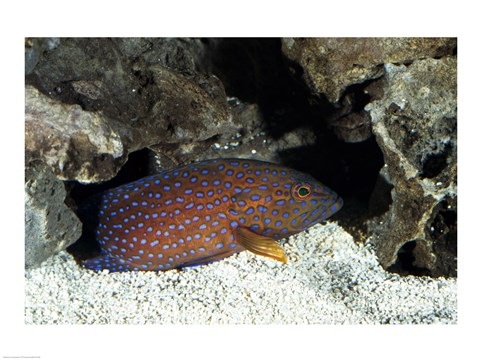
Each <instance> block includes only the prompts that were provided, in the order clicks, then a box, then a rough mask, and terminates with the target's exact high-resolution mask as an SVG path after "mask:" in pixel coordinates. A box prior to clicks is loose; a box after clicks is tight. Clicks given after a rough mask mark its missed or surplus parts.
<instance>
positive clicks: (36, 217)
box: [25, 164, 82, 268]
mask: <svg viewBox="0 0 480 360" xmlns="http://www.w3.org/2000/svg"><path fill="white" fill-rule="evenodd" d="M25 180H26V181H25V267H26V268H33V267H37V266H39V265H40V264H41V263H42V262H43V261H45V260H46V259H48V258H49V257H50V256H52V255H54V254H56V253H58V252H59V251H61V250H64V249H65V248H66V247H67V246H69V245H71V244H72V243H74V242H75V241H76V240H77V239H78V238H79V237H80V234H81V229H82V224H81V223H80V221H79V220H78V218H77V217H76V216H75V214H74V213H73V212H72V210H70V208H68V207H67V206H66V205H65V203H64V200H65V196H66V191H65V187H64V185H63V182H62V181H60V180H58V179H56V178H55V176H54V174H53V173H52V171H51V170H50V167H49V166H46V165H44V164H37V165H35V166H32V167H28V168H27V169H26V171H25Z"/></svg>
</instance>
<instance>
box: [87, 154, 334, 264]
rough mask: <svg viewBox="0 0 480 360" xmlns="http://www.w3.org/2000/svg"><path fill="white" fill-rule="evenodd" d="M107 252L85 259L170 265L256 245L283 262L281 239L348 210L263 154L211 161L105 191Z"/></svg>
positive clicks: (100, 226)
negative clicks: (255, 156) (270, 161)
mask: <svg viewBox="0 0 480 360" xmlns="http://www.w3.org/2000/svg"><path fill="white" fill-rule="evenodd" d="M99 199H100V200H99V207H98V214H97V216H98V221H97V225H96V229H95V237H96V241H97V242H98V244H99V245H100V248H101V252H100V254H99V255H97V256H95V257H93V258H90V259H86V260H84V261H83V264H84V266H85V267H86V268H88V269H92V270H104V269H107V270H109V271H110V272H125V271H164V270H170V269H174V268H182V267H187V266H195V265H201V264H207V263H210V262H213V261H216V260H220V259H223V258H225V257H227V256H230V255H232V254H235V253H238V252H240V251H244V250H248V251H250V252H252V253H254V254H257V255H261V256H266V257H269V258H272V259H275V260H277V261H280V262H282V263H287V261H288V259H287V256H286V254H285V252H284V250H283V248H282V247H281V246H280V245H279V244H278V243H277V240H280V239H282V238H286V237H288V236H290V235H293V234H296V233H299V232H301V231H304V230H305V229H307V228H309V227H311V226H313V225H315V224H317V223H319V222H321V221H323V220H325V219H327V218H328V217H330V216H331V215H333V214H334V213H336V212H337V211H338V210H340V209H341V208H342V205H343V200H342V198H341V197H340V196H338V195H337V194H336V193H335V192H334V191H332V190H331V189H329V188H328V187H326V186H325V185H323V184H322V183H320V182H319V181H317V180H315V179H314V178H313V177H311V176H310V175H308V174H304V173H301V172H298V171H296V170H294V169H290V168H288V167H284V166H282V165H277V164H273V163H269V162H265V161H260V160H251V159H235V158H227V159H211V160H204V161H200V162H195V163H191V164H189V165H185V166H181V167H178V168H175V169H172V170H167V171H163V172H161V173H159V174H156V175H151V176H147V177H145V178H142V179H139V180H137V181H134V182H132V183H128V184H124V185H121V186H119V187H117V188H114V189H111V190H106V191H104V192H103V193H101V196H100V197H99Z"/></svg>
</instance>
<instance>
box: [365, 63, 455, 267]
mask: <svg viewBox="0 0 480 360" xmlns="http://www.w3.org/2000/svg"><path fill="white" fill-rule="evenodd" d="M385 70H386V80H387V87H386V88H385V95H384V97H383V98H382V99H381V100H377V101H374V102H372V103H371V104H370V105H368V106H367V107H366V109H367V110H368V111H369V112H370V114H371V117H372V121H373V132H374V134H375V137H376V139H377V142H378V144H379V145H380V147H381V149H382V151H383V155H384V160H385V166H384V168H383V169H382V171H381V176H383V178H384V179H385V180H386V181H387V182H388V183H390V184H391V185H392V186H393V189H392V190H391V199H392V203H391V205H390V207H389V210H388V211H387V212H385V213H384V214H383V215H381V216H379V217H378V218H377V219H376V220H374V221H371V222H370V224H369V228H370V230H371V232H372V233H373V240H372V241H373V242H374V243H375V245H376V249H377V255H378V257H379V259H380V261H381V263H382V264H383V265H384V266H385V267H390V266H394V267H395V266H396V265H398V263H399V262H402V261H403V262H404V264H403V265H405V262H406V263H408V265H409V266H411V267H412V268H415V269H417V271H419V272H422V271H423V272H424V273H426V274H430V275H433V276H440V275H448V276H454V275H456V211H457V205H456V199H457V183H456V176H457V152H456V149H457V140H456V139H457V138H456V123H457V91H456V79H457V77H456V58H455V57H446V58H442V59H438V60H435V59H425V60H417V61H414V62H413V63H412V64H411V65H409V66H408V67H407V66H405V65H393V64H387V65H386V66H385ZM374 193H375V195H376V196H388V194H385V193H382V192H381V191H376V192H374ZM373 202H374V203H375V202H377V201H375V200H373Z"/></svg>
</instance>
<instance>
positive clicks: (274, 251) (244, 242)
mask: <svg viewBox="0 0 480 360" xmlns="http://www.w3.org/2000/svg"><path fill="white" fill-rule="evenodd" d="M235 232H236V234H235V235H236V236H235V240H236V241H237V242H238V243H239V244H240V245H241V246H243V247H244V248H245V249H246V250H249V251H251V252H253V253H254V254H257V255H262V256H266V257H269V258H271V259H274V260H277V261H281V262H283V263H287V261H288V258H287V255H285V252H284V251H283V249H282V247H281V246H280V245H278V244H277V242H276V241H275V240H274V239H271V238H269V237H266V236H263V235H259V234H256V233H254V232H253V231H251V230H249V229H247V228H244V227H237V228H236V229H235Z"/></svg>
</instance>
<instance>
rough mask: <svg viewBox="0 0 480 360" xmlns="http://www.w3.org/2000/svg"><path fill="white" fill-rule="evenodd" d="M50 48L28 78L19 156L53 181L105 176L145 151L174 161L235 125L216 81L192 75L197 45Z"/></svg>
mask: <svg viewBox="0 0 480 360" xmlns="http://www.w3.org/2000/svg"><path fill="white" fill-rule="evenodd" d="M49 49H50V50H46V51H44V53H43V55H42V56H41V57H40V59H39V60H38V61H37V62H36V63H35V65H34V66H33V65H31V66H30V67H32V71H31V74H30V75H29V76H27V84H28V85H27V88H26V150H27V151H26V155H27V163H28V162H30V161H34V160H40V161H42V162H45V163H47V164H48V165H50V166H51V167H52V169H53V171H54V173H55V174H56V175H57V177H58V178H59V179H65V180H77V181H79V182H82V183H91V182H99V181H105V180H108V179H111V178H112V177H113V176H115V174H116V173H117V172H118V170H119V169H120V167H121V166H122V165H123V164H124V162H125V161H126V159H127V156H128V155H129V154H130V153H132V152H134V151H136V150H139V149H142V148H145V147H150V148H151V149H153V150H154V151H155V152H157V153H158V155H159V156H160V157H161V156H163V157H165V158H169V159H171V160H172V163H173V164H174V165H176V164H178V163H180V162H185V161H188V160H191V159H192V158H193V157H194V156H196V155H198V153H201V152H203V151H204V150H205V147H208V146H210V145H212V144H213V143H214V138H215V137H216V136H218V135H219V134H222V135H228V134H231V135H233V134H234V133H235V132H236V131H237V129H238V128H239V125H238V124H237V123H236V122H235V119H234V117H233V116H232V112H231V111H230V108H229V106H228V103H227V99H226V95H225V90H224V88H223V85H222V83H221V82H220V81H219V80H218V78H217V77H215V76H214V75H208V74H201V73H196V72H195V70H196V68H197V67H201V66H200V65H198V66H197V64H200V63H201V61H202V59H201V56H202V51H201V42H200V41H195V40H191V41H182V39H176V40H175V39H117V40H109V39H61V41H60V42H59V44H57V46H55V47H51V48H49ZM26 51H27V50H26ZM170 52H172V53H174V54H171V53H170ZM169 54H170V55H172V56H169ZM173 55H175V56H173ZM195 56H197V58H196V57H195ZM175 59H177V60H178V61H177V62H176V60H175ZM167 65H168V67H167ZM178 69H180V70H181V71H183V73H182V72H180V70H178Z"/></svg>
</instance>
